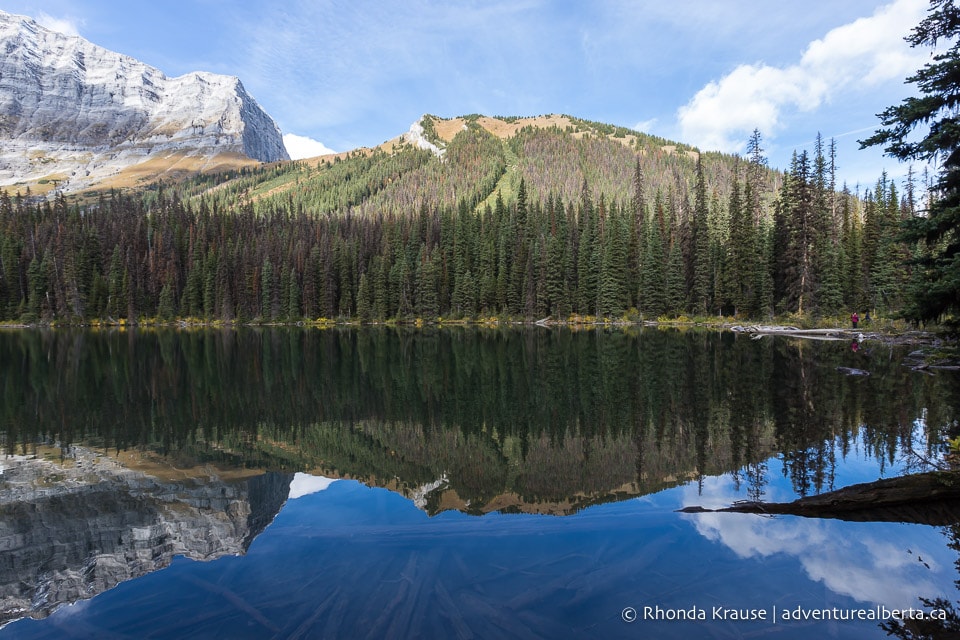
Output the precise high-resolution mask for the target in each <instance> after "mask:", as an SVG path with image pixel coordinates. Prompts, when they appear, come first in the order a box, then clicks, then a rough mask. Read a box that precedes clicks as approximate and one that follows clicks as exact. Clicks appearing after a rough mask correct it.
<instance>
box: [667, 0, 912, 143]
mask: <svg viewBox="0 0 960 640" xmlns="http://www.w3.org/2000/svg"><path fill="white" fill-rule="evenodd" d="M926 8H927V3H926V2H925V0H896V1H895V2H893V3H892V4H889V5H886V6H884V7H881V8H880V9H878V10H877V11H876V13H874V14H873V15H872V16H870V17H869V18H859V19H857V20H855V21H853V22H851V23H849V24H845V25H842V26H840V27H837V28H835V29H832V30H831V31H829V32H828V33H827V34H826V35H825V36H824V37H823V38H821V39H819V40H814V41H813V42H811V43H810V44H809V45H808V46H807V48H806V50H805V51H804V53H803V55H802V56H801V58H800V60H799V61H798V62H797V63H796V64H793V65H789V66H784V67H774V66H770V65H767V64H763V63H755V64H742V65H740V66H738V67H737V68H735V69H734V70H733V71H731V72H730V73H729V74H727V75H726V76H724V77H723V78H721V79H720V80H717V81H713V82H710V83H708V84H707V85H706V86H705V87H703V88H702V89H700V91H698V92H697V94H696V95H695V96H694V97H693V98H692V99H691V100H690V101H689V102H688V103H687V104H686V105H684V106H682V107H680V109H679V110H678V111H677V119H678V121H679V125H680V130H681V133H682V136H681V139H683V140H685V141H689V142H691V143H693V144H696V145H697V146H699V147H701V148H703V149H710V150H714V149H716V150H720V151H740V150H742V149H743V146H744V142H745V141H746V139H747V137H748V136H749V134H750V132H751V131H752V130H753V129H755V128H758V129H760V130H761V131H762V132H763V133H764V134H765V135H773V134H775V133H776V131H777V130H778V129H780V128H781V127H782V126H783V119H784V117H785V116H789V114H790V112H791V110H794V111H807V112H809V111H813V110H815V109H818V108H819V107H821V106H822V105H823V104H825V103H829V102H830V101H831V100H832V99H833V98H834V97H836V96H838V95H840V94H842V93H844V92H850V91H854V92H856V91H869V90H871V89H872V88H874V87H876V86H877V85H879V84H881V83H885V82H890V81H897V82H901V81H902V80H903V78H904V77H906V76H907V75H909V74H910V73H911V72H913V71H915V70H916V69H918V68H919V67H920V66H921V65H922V64H923V62H924V61H925V60H926V56H927V52H926V51H922V50H918V49H911V48H910V46H909V45H908V44H907V43H906V42H904V41H903V37H904V36H905V35H907V33H908V32H909V30H910V29H911V28H912V26H913V25H915V24H917V23H918V22H919V21H920V20H921V19H922V18H923V16H924V13H925V9H926Z"/></svg>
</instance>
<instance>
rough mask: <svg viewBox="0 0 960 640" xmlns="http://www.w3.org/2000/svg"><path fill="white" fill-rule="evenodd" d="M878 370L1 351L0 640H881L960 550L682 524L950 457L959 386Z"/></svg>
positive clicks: (900, 370) (520, 346) (812, 358)
mask: <svg viewBox="0 0 960 640" xmlns="http://www.w3.org/2000/svg"><path fill="white" fill-rule="evenodd" d="M865 347H867V348H865V349H861V350H859V351H858V352H852V351H851V350H850V348H849V345H847V344H845V343H842V342H811V341H797V340H788V339H767V338H765V339H763V340H750V339H749V338H747V337H742V336H741V337H737V336H734V335H733V334H730V333H716V332H686V333H682V332H677V331H661V330H643V331H633V330H631V331H619V330H617V331H606V332H605V331H590V332H581V333H576V332H571V331H568V330H536V331H533V330H526V331H519V330H518V331H496V330H458V329H454V330H443V331H431V330H422V331H407V330H394V329H363V330H322V331H321V330H299V329H269V330H262V331H261V330H240V331H222V332H221V331H199V332H174V331H160V332H143V331H139V332H118V331H113V332H90V331H87V332H73V331H55V332H41V331H13V332H0V433H2V435H3V438H4V439H3V441H2V442H3V447H4V453H5V454H6V455H5V456H3V457H2V458H0V466H2V473H0V624H3V623H6V626H4V627H3V628H0V638H147V637H150V638H327V637H329V638H451V637H476V638H491V637H520V638H540V637H542V638H566V637H572V638H577V637H623V638H647V637H657V638H662V637H667V638H669V637H676V638H692V637H719V638H729V637H734V638H736V637H755V636H763V637H766V636H767V635H770V636H772V637H778V638H780V637H782V638H808V637H811V636H824V637H836V638H864V637H867V638H869V637H879V638H882V637H887V636H886V634H885V632H884V631H883V630H882V629H881V628H880V626H879V624H880V621H879V620H877V619H876V618H877V617H881V618H882V617H884V616H886V615H888V614H889V612H891V611H894V610H898V611H899V610H909V609H911V608H913V609H916V610H919V609H923V610H924V611H926V612H928V613H929V612H931V611H932V610H931V609H930V608H924V607H923V606H922V603H921V600H920V598H928V599H930V598H936V597H944V598H946V599H947V600H948V601H950V602H956V600H957V599H958V597H960V594H958V593H957V587H956V586H955V581H957V580H958V578H960V575H958V569H957V565H956V563H957V560H958V552H957V551H956V550H955V548H956V547H957V546H958V540H960V523H958V525H956V526H953V527H931V526H925V525H909V524H901V523H889V522H879V523H872V522H860V523H854V522H842V521H838V520H817V519H804V518H796V517H788V516H780V517H775V518H771V517H761V516H755V515H746V514H719V513H701V514H681V513H676V509H678V508H681V507H684V506H690V505H703V506H705V507H720V506H726V505H729V504H731V503H732V502H735V501H737V500H745V499H752V500H753V499H760V500H765V501H786V500H791V499H793V498H795V497H797V496H800V495H812V494H816V493H821V492H825V491H829V490H832V489H836V488H840V487H843V486H847V485H850V484H853V483H857V482H864V481H870V480H875V479H878V478H881V477H890V476H895V475H900V474H902V473H904V472H906V471H909V470H918V467H917V464H918V463H917V460H918V458H917V457H916V456H913V455H910V454H909V453H908V452H909V451H915V452H916V453H918V454H920V455H921V456H923V457H925V458H930V459H932V458H936V457H938V456H939V455H941V453H942V452H941V451H940V448H941V445H940V443H941V442H942V441H943V440H944V437H945V436H946V435H950V436H951V437H952V436H955V435H956V433H955V432H956V430H957V425H956V418H957V417H958V414H960V405H958V388H960V382H958V379H957V377H956V375H955V374H952V373H948V372H944V373H942V374H940V375H936V376H928V375H923V374H920V373H916V372H911V371H910V370H909V369H908V368H906V367H903V366H901V360H902V358H903V356H904V355H905V353H906V352H905V351H901V350H895V349H891V348H888V347H885V346H879V345H876V346H872V347H871V346H870V344H869V343H867V344H865ZM838 366H839V367H855V368H859V369H864V370H867V371H869V372H870V373H871V375H870V376H866V377H856V376H846V375H844V374H843V373H842V372H839V371H838V370H837V367H838ZM634 610H635V613H634ZM725 610H726V611H725ZM798 615H799V616H800V617H801V619H800V620H796V619H794V618H796V617H797V616H798ZM744 616H746V617H748V618H753V619H748V620H736V619H732V618H734V617H744ZM787 616H789V617H787ZM32 618H37V619H32ZM691 618H692V619H691ZM824 618H830V619H824ZM851 618H853V619H851Z"/></svg>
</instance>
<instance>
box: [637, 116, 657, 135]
mask: <svg viewBox="0 0 960 640" xmlns="http://www.w3.org/2000/svg"><path fill="white" fill-rule="evenodd" d="M655 124H657V118H650V119H649V120H641V121H640V122H638V123H637V124H635V125H633V130H634V131H640V132H641V133H650V130H651V129H653V126H654V125H655Z"/></svg>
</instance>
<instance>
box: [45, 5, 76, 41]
mask: <svg viewBox="0 0 960 640" xmlns="http://www.w3.org/2000/svg"><path fill="white" fill-rule="evenodd" d="M36 20H37V22H38V23H39V24H40V25H41V26H43V27H46V28H47V29H50V30H51V31H59V32H60V33H62V34H64V35H68V36H77V37H79V36H80V29H79V27H81V26H83V21H82V20H75V19H74V18H54V17H53V16H51V15H50V14H48V13H44V12H43V11H41V12H40V13H39V14H38V15H37V17H36Z"/></svg>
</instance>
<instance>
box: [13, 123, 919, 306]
mask: <svg viewBox="0 0 960 640" xmlns="http://www.w3.org/2000/svg"><path fill="white" fill-rule="evenodd" d="M421 122H422V123H423V125H424V130H425V131H426V132H427V134H428V136H432V137H433V138H432V139H433V140H435V141H436V142H437V144H438V145H439V146H440V147H442V153H440V154H438V153H435V152H433V151H431V150H425V149H421V148H417V147H416V146H414V145H412V144H404V143H401V144H397V145H394V146H392V147H390V148H389V149H386V148H380V149H376V150H362V151H356V152H352V153H350V154H345V155H342V156H338V157H336V158H333V159H332V160H331V159H321V160H313V161H309V162H308V161H295V162H288V163H281V164H278V165H264V166H261V167H258V168H253V169H244V170H241V171H235V172H231V173H225V174H216V175H200V176H197V177H194V178H191V179H189V180H187V181H185V182H180V183H175V184H171V183H168V184H163V183H160V184H151V185H146V186H144V187H143V188H142V189H139V190H132V191H128V192H126V191H125V192H118V191H111V192H109V193H95V194H93V195H92V196H91V195H89V194H88V196H87V198H86V199H85V200H68V199H67V197H66V196H65V195H64V194H56V196H55V197H53V198H50V199H39V198H35V197H31V196H30V194H29V193H24V194H21V193H19V192H16V193H13V194H10V193H8V192H5V191H4V192H2V193H0V320H2V321H7V322H20V323H48V322H59V323H85V322H90V321H106V322H128V323H135V322H143V321H147V320H150V321H152V320H155V319H156V320H160V321H172V320H175V319H190V320H191V321H198V322H200V321H204V322H213V321H225V322H299V321H316V320H318V319H328V320H331V321H332V320H347V319H349V320H351V321H361V322H383V321H400V322H412V321H417V320H418V319H419V320H420V321H422V322H427V323H431V322H435V321H437V320H438V319H442V320H447V319H450V320H457V319H468V320H486V319H490V318H493V317H496V318H510V319H515V320H520V319H526V320H540V319H545V318H548V317H549V318H551V319H552V320H555V321H569V320H570V319H574V320H583V319H584V318H586V319H589V318H590V317H593V318H607V319H611V320H619V319H623V320H628V321H637V320H640V319H646V320H654V319H657V318H676V317H679V316H694V317H707V316H714V317H715V316H718V315H722V316H725V317H730V316H736V317H737V318H740V319H761V320H767V319H769V318H771V317H774V316H776V317H784V316H794V317H795V316H803V317H812V318H821V317H826V318H830V317H838V316H846V315H848V314H849V313H850V312H852V311H854V310H859V311H860V313H861V314H863V313H864V311H867V310H870V311H872V312H873V313H875V314H878V315H887V316H892V315H895V314H897V313H898V312H900V311H901V310H902V309H903V308H904V306H905V299H906V296H907V295H908V294H909V292H910V288H911V286H914V283H913V281H912V275H911V274H912V271H911V269H910V268H909V266H908V260H910V259H911V258H915V257H916V255H915V254H916V253H917V252H918V251H920V249H919V247H920V246H921V245H920V244H916V245H910V244H904V243H902V242H898V235H899V230H900V226H901V224H902V223H903V222H904V221H906V220H910V219H911V218H915V217H917V216H918V215H919V214H918V211H919V210H920V209H921V206H920V201H922V200H923V199H924V198H926V197H927V196H926V194H927V192H928V187H929V181H928V184H927V185H925V186H924V185H923V181H921V180H917V179H915V178H914V177H913V176H912V174H911V177H910V178H909V179H908V180H906V182H905V183H903V184H902V185H899V186H898V185H897V184H896V183H895V181H893V180H890V179H888V178H887V176H886V175H881V176H878V179H877V181H876V183H875V185H871V187H870V188H867V189H863V190H862V192H861V188H860V187H856V188H855V189H854V191H853V192H852V191H851V189H850V188H849V187H848V186H847V185H838V184H837V180H836V167H837V158H836V153H835V146H834V144H833V143H832V142H827V141H824V140H823V139H821V138H820V137H819V136H818V137H817V141H816V144H815V147H814V148H813V149H812V150H811V151H808V150H802V151H799V152H796V153H795V154H794V157H793V161H792V162H791V165H790V167H789V168H788V169H787V170H786V171H783V172H781V171H775V170H772V169H770V168H769V167H768V166H767V164H766V161H765V158H764V157H763V150H762V147H761V143H762V140H761V136H760V133H759V132H754V135H753V136H752V137H751V139H750V140H749V144H748V147H747V153H746V154H745V156H744V157H738V156H733V155H725V154H719V153H698V152H697V151H696V150H694V149H692V148H689V147H685V146H684V145H679V144H675V143H670V142H669V141H666V140H663V139H660V138H656V137H653V136H647V135H644V134H638V133H637V132H635V131H630V130H626V129H621V128H618V127H612V126H609V125H603V124H599V123H592V122H587V121H582V120H576V119H571V122H574V123H575V124H574V125H571V126H567V127H565V128H561V127H557V126H551V127H535V126H527V127H523V128H521V129H519V130H517V131H516V133H515V134H514V135H511V136H508V137H498V136H496V135H494V134H492V133H491V132H490V131H488V130H487V129H486V128H484V127H483V126H481V124H480V122H479V119H478V118H477V117H470V116H467V117H465V119H464V122H465V124H464V125H463V127H462V129H461V130H460V131H459V132H457V133H456V135H454V136H452V137H451V139H450V140H449V141H444V140H442V139H441V138H440V137H439V136H438V135H437V134H436V130H435V126H434V125H435V124H438V123H440V122H441V121H440V120H439V119H437V118H434V117H432V116H425V117H424V119H423V120H422V121H421Z"/></svg>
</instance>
